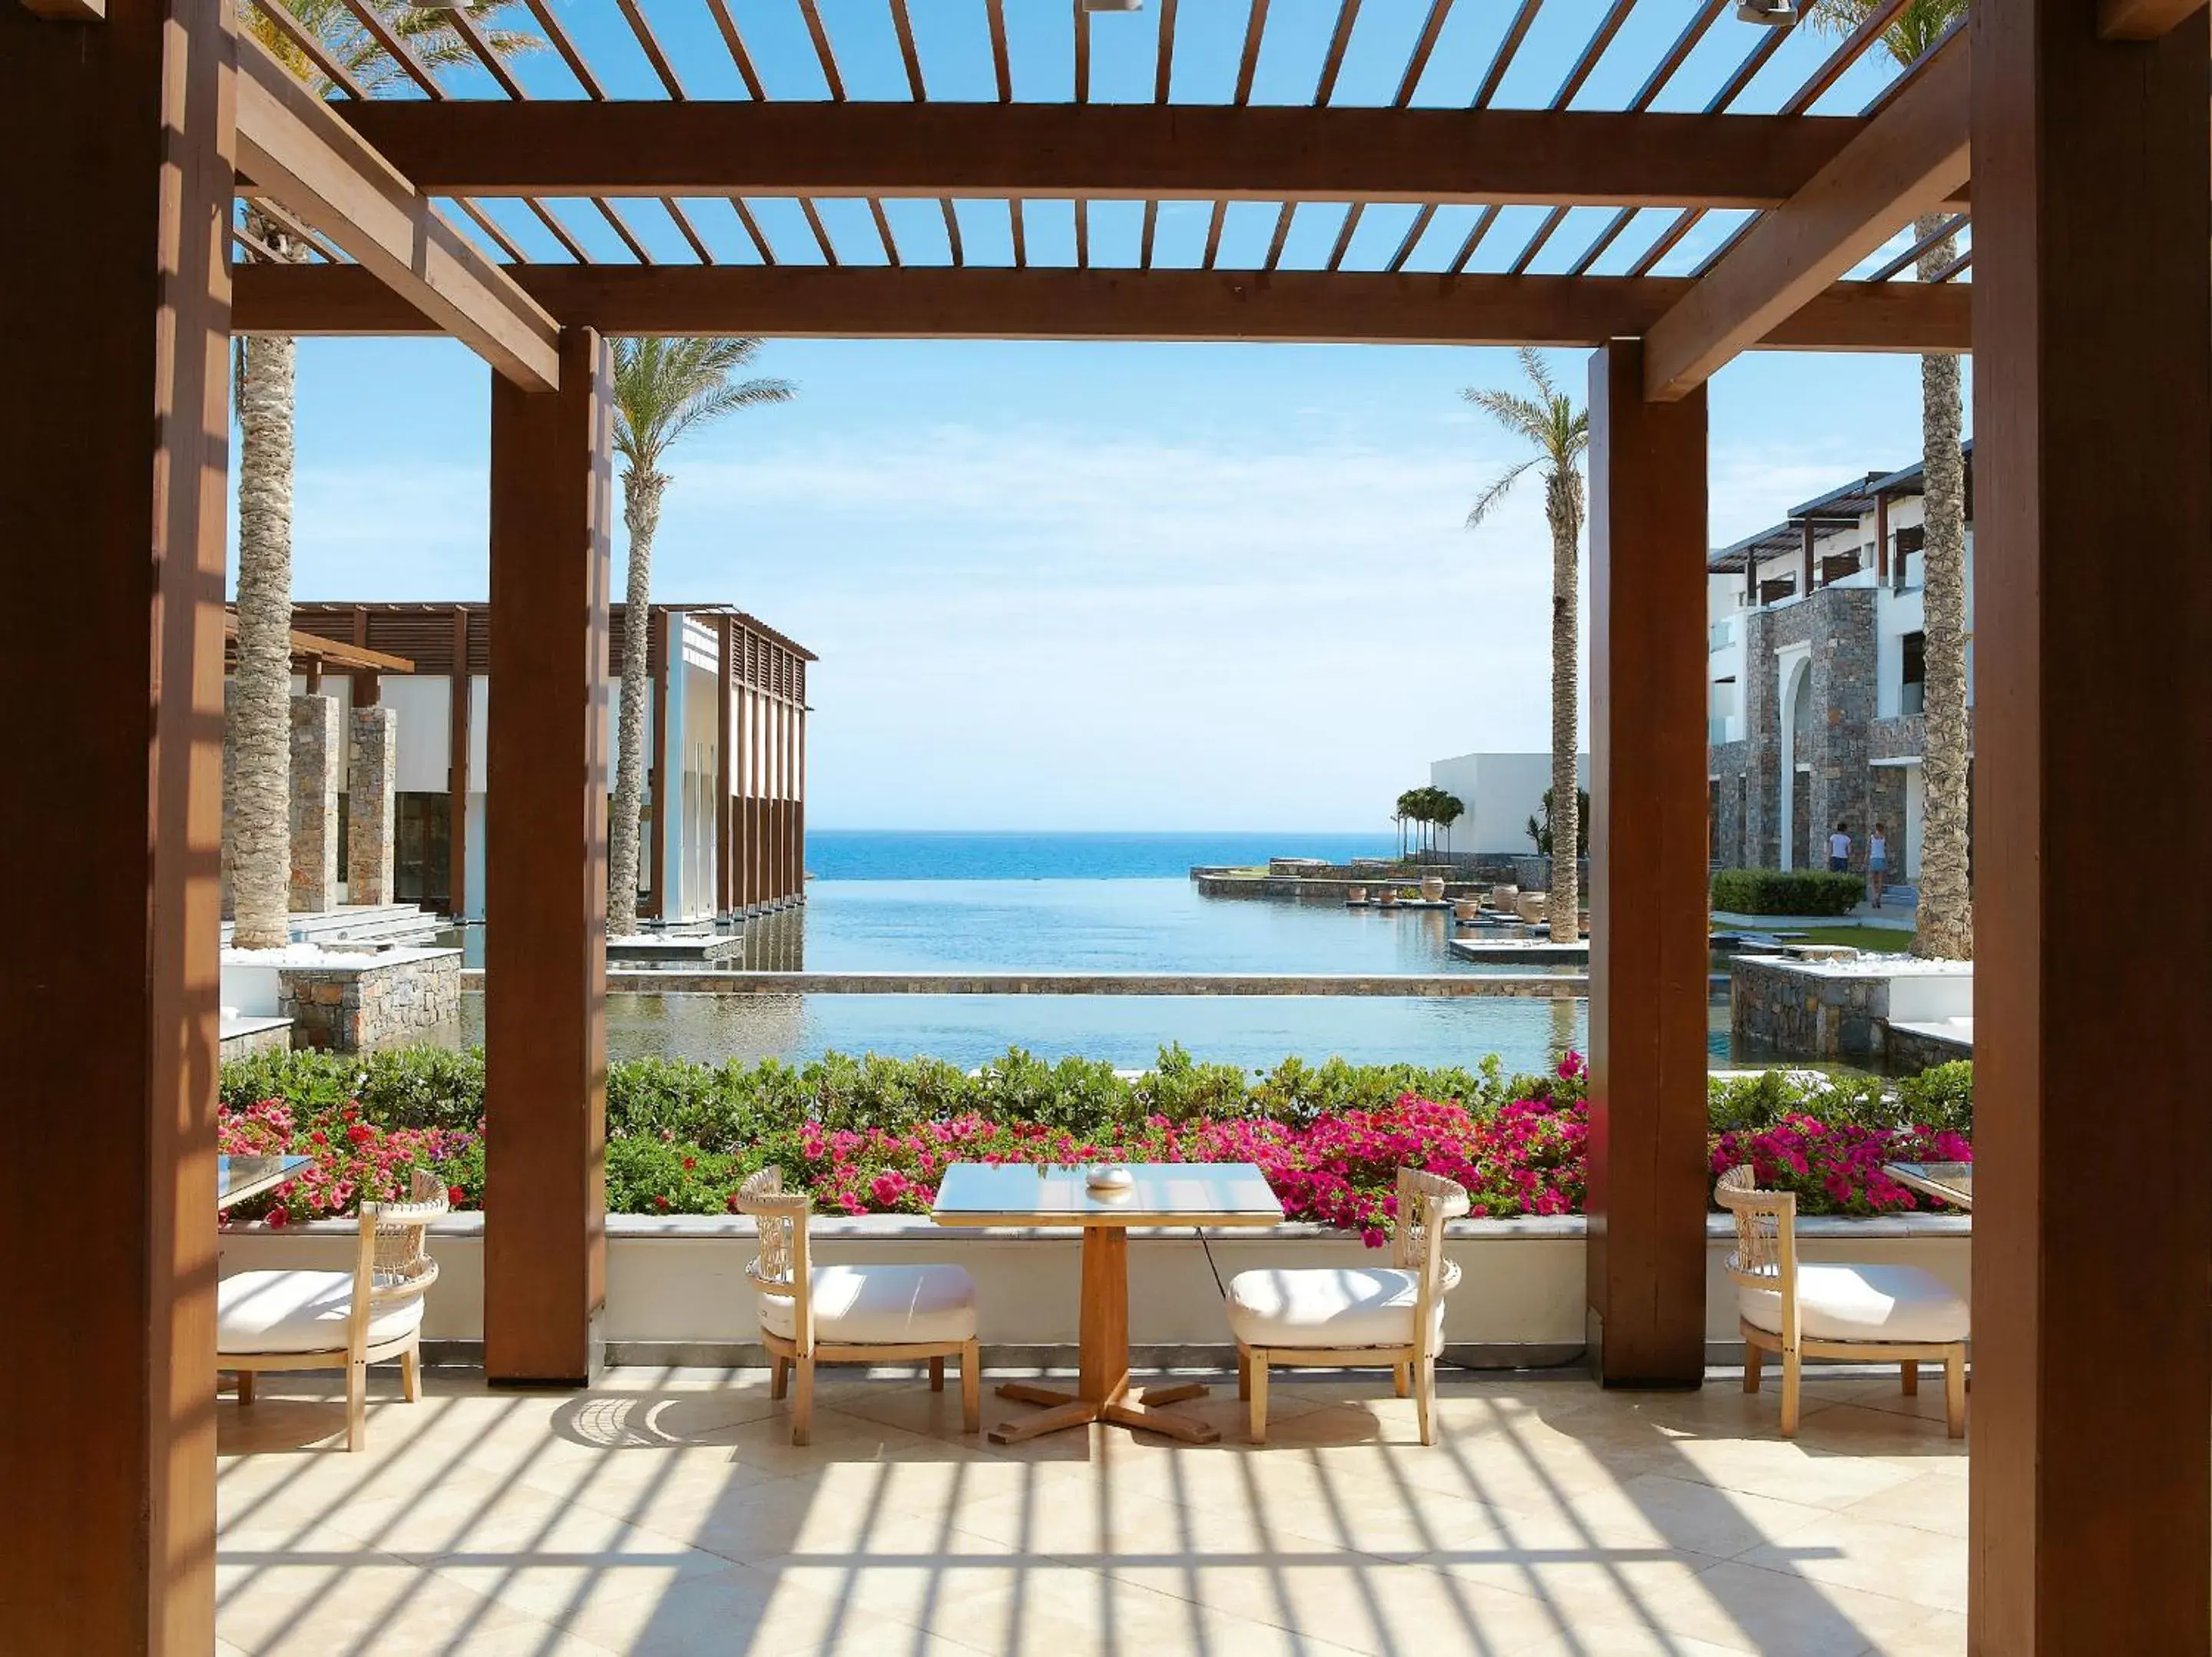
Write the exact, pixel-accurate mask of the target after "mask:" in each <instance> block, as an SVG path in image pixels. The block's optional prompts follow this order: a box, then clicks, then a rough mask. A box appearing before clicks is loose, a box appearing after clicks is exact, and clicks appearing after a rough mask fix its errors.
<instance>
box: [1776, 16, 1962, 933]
mask: <svg viewBox="0 0 2212 1657" xmlns="http://www.w3.org/2000/svg"><path fill="white" fill-rule="evenodd" d="M1875 3H1876V0H1818V8H1817V9H1816V10H1814V12H1813V13H1812V14H1811V15H1812V19H1813V21H1814V22H1816V23H1819V24H1820V25H1821V26H1822V27H1826V28H1829V29H1831V30H1833V31H1835V32H1837V33H1845V32H1848V31H1849V30H1851V29H1854V28H1856V27H1858V25H1859V23H1860V22H1861V21H1863V19H1864V18H1865V17H1866V16H1867V15H1869V13H1870V12H1872V11H1873V9H1874V8H1875ZM1965 16H1966V0H1911V3H1909V4H1908V5H1906V6H1905V9H1904V10H1902V11H1900V12H1899V14H1898V15H1897V21H1895V22H1893V23H1892V24H1891V25H1890V26H1889V27H1888V28H1887V29H1886V30H1884V31H1883V33H1882V37H1881V39H1882V44H1883V45H1884V46H1887V48H1888V49H1889V53H1890V56H1892V57H1893V58H1896V59H1897V61H1898V62H1899V63H1900V64H1912V63H1917V61H1918V60H1919V59H1920V58H1921V57H1922V56H1923V55H1924V54H1925V53H1926V52H1928V51H1929V49H1930V48H1931V47H1933V46H1935V45H1936V42H1938V41H1939V40H1941V39H1942V38H1943V36H1944V35H1945V34H1946V33H1948V32H1949V30H1950V29H1951V28H1953V27H1954V26H1955V25H1957V24H1958V23H1959V22H1960V21H1962V20H1963V19H1964V18H1965ZM1942 223H1943V215H1932V214H1931V215H1926V216H1923V218H1921V219H1920V220H1919V221H1917V222H1916V223H1915V224H1914V226H1913V237H1914V240H1916V241H1925V240H1927V239H1928V238H1929V237H1930V236H1932V235H1934V234H1936V230H1937V229H1938V228H1940V227H1941V226H1942ZM1956 243H1957V238H1956V237H1954V236H1946V237H1944V238H1943V239H1942V240H1940V241H1938V242H1936V243H1934V244H1933V245H1932V246H1929V247H1928V248H1927V249H1926V251H1924V252H1923V253H1922V254H1921V256H1920V259H1919V264H1918V274H1919V276H1920V279H1921V280H1922V281H1923V282H1926V281H1928V280H1929V278H1931V277H1933V276H1936V274H1937V273H1939V272H1940V271H1942V270H1943V268H1944V267H1945V266H1947V265H1948V264H1950V263H1951V262H1952V260H1953V259H1954V258H1957V257H1958V249H1957V246H1956ZM1960 379H1961V373H1960V359H1959V358H1958V357H1956V356H1924V357H1923V358H1921V359H1920V442H1921V464H1922V469H1923V475H1924V477H1925V482H1924V483H1923V486H1922V489H1923V493H1922V495H1921V506H1922V511H1923V534H1924V536H1925V537H1926V539H1925V540H1924V542H1923V544H1922V547H1921V561H1922V568H1923V571H1924V572H1925V574H1924V578H1923V580H1924V591H1923V593H1922V604H1923V608H1924V610H1925V613H1926V619H1925V620H1924V621H1923V623H1922V628H1923V644H1924V646H1925V651H1926V660H1927V684H1926V691H1925V697H1926V700H1925V703H1924V709H1923V711H1924V713H1925V714H1926V723H1927V746H1926V755H1925V757H1924V758H1923V760H1922V762H1921V780H1922V781H1923V784H1924V785H1925V795H1926V804H1925V807H1924V816H1923V821H1922V823H1921V829H1920V880H1919V886H1920V907H1919V912H1918V930H1917V932H1916V933H1915V934H1914V937H1913V940H1912V952H1913V953H1914V954H1915V955H1919V956H1931V957H1933V958H1935V959H1937V960H1942V961H1971V960H1972V959H1973V955H1974V904H1973V892H1972V887H1971V886H1970V885H1969V884H1968V882H1967V876H1966V867H1967V821H1968V818H1967V798H1966V795H1967V789H1966V460H1965V458H1964V456H1963V455H1962V454H1961V453H1960V448H1959V427H1960V421H1961V418H1962V416H1963V414H1964V407H1965V399H1964V397H1963V395H1962V393H1961V391H1960Z"/></svg>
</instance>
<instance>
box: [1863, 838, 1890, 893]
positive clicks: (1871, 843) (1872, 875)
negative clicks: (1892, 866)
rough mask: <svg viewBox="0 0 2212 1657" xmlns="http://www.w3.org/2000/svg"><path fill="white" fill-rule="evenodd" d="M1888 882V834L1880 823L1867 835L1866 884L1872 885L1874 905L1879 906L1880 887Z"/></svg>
mask: <svg viewBox="0 0 2212 1657" xmlns="http://www.w3.org/2000/svg"><path fill="white" fill-rule="evenodd" d="M1888 883H1889V835H1888V832H1887V830H1886V829H1884V828H1883V827H1882V825H1881V824H1880V823H1878V822H1877V823H1876V824H1875V826H1874V832H1873V833H1872V834H1870V835H1868V836H1867V884H1868V885H1869V886H1870V887H1872V888H1873V896H1874V907H1875V908H1877V909H1879V908H1880V907H1881V894H1882V889H1883V888H1884V887H1885V886H1887V884H1888Z"/></svg>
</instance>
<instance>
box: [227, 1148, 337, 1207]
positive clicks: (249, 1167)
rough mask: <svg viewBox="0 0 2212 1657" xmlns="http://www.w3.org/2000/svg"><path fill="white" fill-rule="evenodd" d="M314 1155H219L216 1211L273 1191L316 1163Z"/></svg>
mask: <svg viewBox="0 0 2212 1657" xmlns="http://www.w3.org/2000/svg"><path fill="white" fill-rule="evenodd" d="M313 1160H314V1159H313V1157H312V1156H218V1157H216V1159H215V1205H216V1211H218V1212H220V1211H222V1210H223V1209H226V1208H228V1207H229V1206H230V1205H232V1204H233V1203H242V1202H244V1201H245V1200H246V1199H247V1198H248V1197H258V1196H259V1195H260V1194H261V1193H263V1192H264V1191H273V1190H275V1189H276V1187H278V1186H280V1185H283V1183H284V1181H287V1180H289V1179H292V1178H294V1177H295V1176H296V1175H297V1174H299V1173H300V1171H301V1169H302V1168H307V1166H308V1165H309V1164H310V1163H311V1162H313Z"/></svg>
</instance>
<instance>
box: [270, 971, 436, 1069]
mask: <svg viewBox="0 0 2212 1657" xmlns="http://www.w3.org/2000/svg"><path fill="white" fill-rule="evenodd" d="M276 1011H278V1013H279V1014H281V1015H282V1016H283V1017H286V1018H289V1019H290V1020H291V1021H292V1045H293V1046H294V1047H327V1048H329V1049H331V1051H332V1052H335V1053H359V1052H366V1051H368V1050H371V1049H374V1048H377V1047H399V1046H404V1045H405V1044H406V1043H408V1042H410V1041H432V1040H436V1039H438V1038H439V1037H440V1036H441V1035H447V1034H450V1033H451V1032H452V1031H453V1030H454V1029H457V1028H458V1027H459V1023H460V1017H461V952H460V951H459V950H387V951H386V952H384V953H382V954H380V955H374V956H357V957H353V958H350V959H345V960H338V961H331V962H325V963H322V964H319V965H316V966H313V967H286V968H281V969H280V970H279V971H278V973H277V974H276Z"/></svg>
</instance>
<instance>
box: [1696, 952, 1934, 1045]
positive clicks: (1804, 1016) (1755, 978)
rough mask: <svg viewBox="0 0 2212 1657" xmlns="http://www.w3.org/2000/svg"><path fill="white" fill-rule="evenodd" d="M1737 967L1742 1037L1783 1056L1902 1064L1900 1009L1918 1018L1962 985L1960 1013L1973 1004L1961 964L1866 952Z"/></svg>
mask: <svg viewBox="0 0 2212 1657" xmlns="http://www.w3.org/2000/svg"><path fill="white" fill-rule="evenodd" d="M1729 978H1730V989H1729V1024H1730V1027H1731V1028H1732V1029H1733V1031H1734V1033H1735V1037H1736V1039H1737V1040H1738V1041H1744V1042H1748V1043H1752V1044H1754V1046H1755V1047H1756V1048H1757V1049H1759V1050H1764V1051H1766V1052H1770V1053H1772V1054H1773V1055H1774V1056H1775V1057H1776V1058H1778V1059H1814V1060H1820V1061H1826V1062H1831V1063H1844V1064H1858V1065H1877V1066H1886V1067H1891V1068H1894V1067H1895V1065H1896V1064H1897V1063H1898V1060H1897V1059H1895V1058H1894V1056H1893V1054H1892V1053H1891V1052H1890V1028H1889V1022H1890V1019H1891V1017H1892V1015H1893V1009H1895V1011H1896V1016H1898V1017H1900V1018H1902V1017H1905V1016H1906V1015H1907V1014H1908V1013H1910V1014H1911V1015H1912V1017H1913V1018H1914V1019H1915V1020H1917V1019H1918V1018H1920V1017H1924V1016H1925V1009H1926V1007H1927V1004H1928V1002H1929V998H1930V996H1931V994H1933V995H1942V994H1945V993H1949V994H1951V995H1952V996H1953V997H1954V998H1956V997H1957V993H1958V992H1959V990H1960V988H1963V992H1964V998H1963V1001H1962V1003H1961V1005H1960V1007H1959V1008H1958V1009H1956V1011H1961V1012H1966V1013H1971V1011H1972V985H1973V969H1972V967H1971V966H1965V965H1961V964H1960V963H1955V962H1921V961H1903V960H1881V959H1875V960H1869V959H1867V958H1864V957H1862V958H1861V959H1859V960H1857V961H1855V962H1818V963H1816V962H1802V961H1792V960H1787V959H1784V958H1783V957H1781V956H1736V957H1735V959H1734V960H1732V961H1731V962H1729ZM1960 980H1964V983H1963V986H1961V985H1960ZM1900 986H1902V987H1900ZM1947 1016H1948V1015H1947ZM1946 1056H1947V1057H1956V1056H1957V1055H1956V1054H1948V1055H1946ZM1914 1067H1915V1068H1924V1066H1918V1065H1916V1066H1914Z"/></svg>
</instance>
